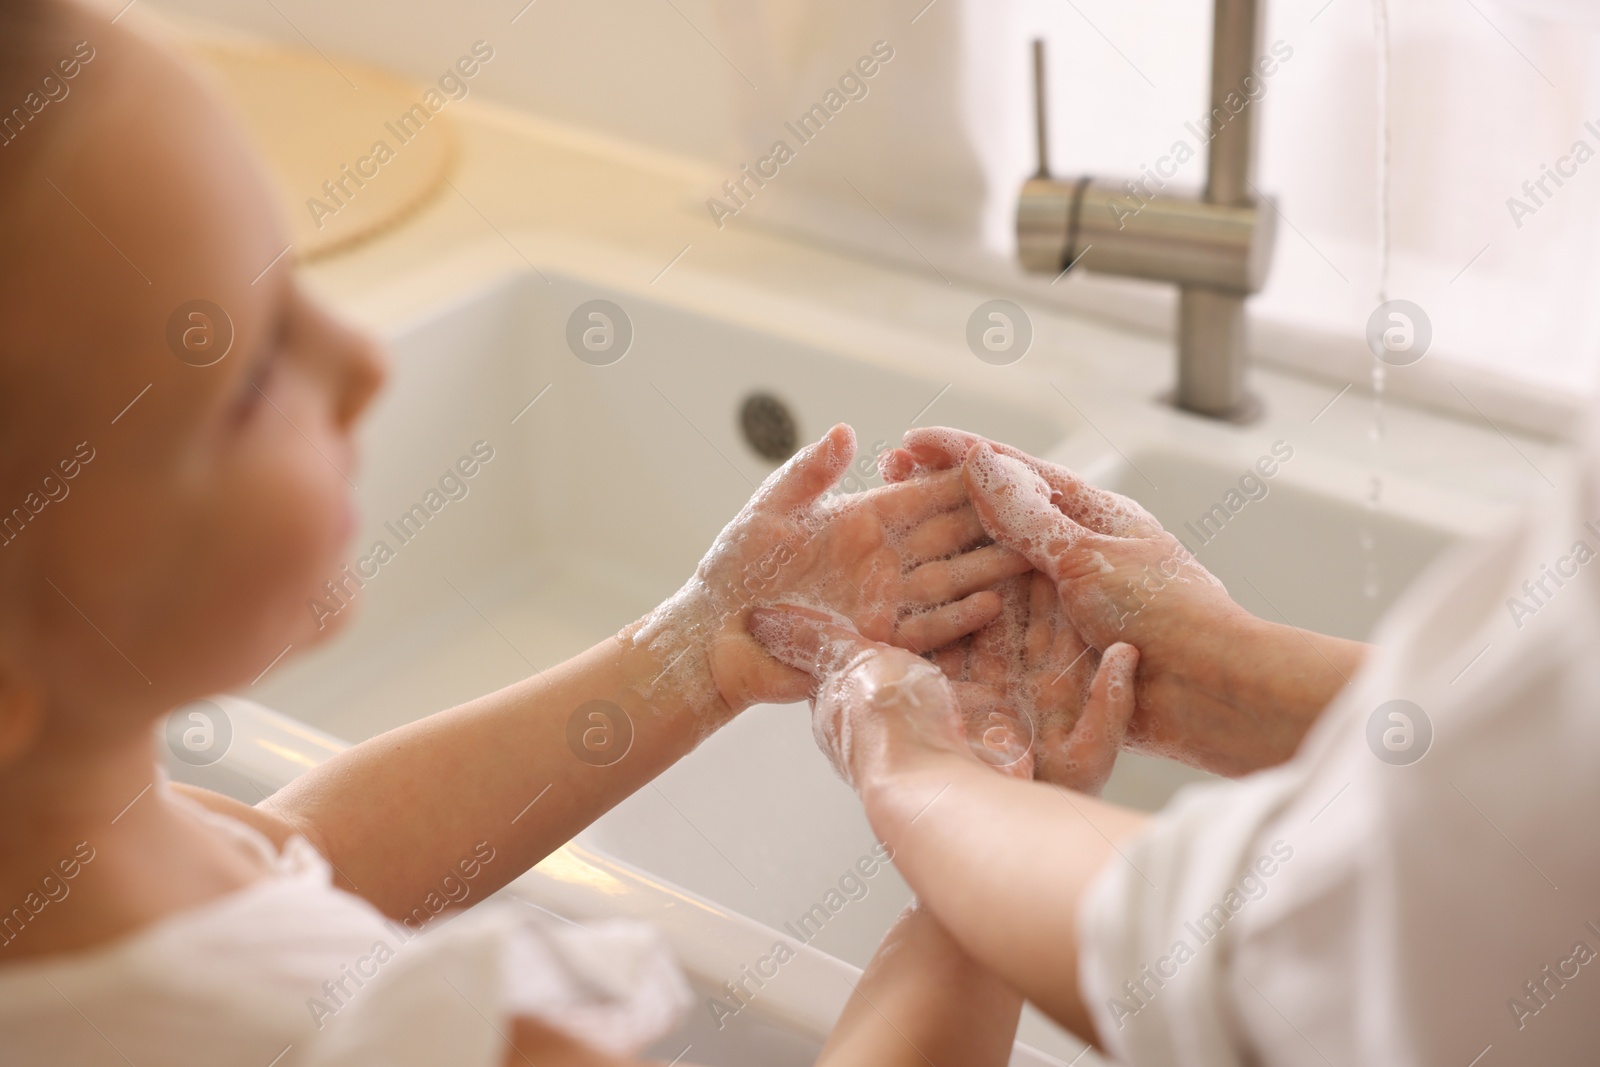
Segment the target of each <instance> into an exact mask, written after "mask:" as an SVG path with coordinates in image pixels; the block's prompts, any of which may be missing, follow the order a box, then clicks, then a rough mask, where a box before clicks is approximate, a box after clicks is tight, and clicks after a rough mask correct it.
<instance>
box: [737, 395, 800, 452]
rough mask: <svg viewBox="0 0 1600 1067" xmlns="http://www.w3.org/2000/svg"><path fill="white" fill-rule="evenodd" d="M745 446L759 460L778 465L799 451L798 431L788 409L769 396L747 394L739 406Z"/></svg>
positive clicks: (792, 415) (740, 427)
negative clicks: (751, 450) (752, 451)
mask: <svg viewBox="0 0 1600 1067" xmlns="http://www.w3.org/2000/svg"><path fill="white" fill-rule="evenodd" d="M739 429H740V430H741V431H742V432H743V433H744V441H745V444H747V445H749V446H750V447H751V448H752V449H754V450H755V453H756V455H758V456H760V457H761V458H762V459H769V460H771V461H772V462H774V463H782V462H783V461H784V460H786V459H788V458H789V457H790V456H792V455H794V453H795V450H796V449H798V448H799V447H800V427H799V425H798V424H797V423H796V422H795V418H794V413H793V412H791V411H790V410H789V405H787V404H785V403H784V402H783V401H782V400H779V399H778V398H777V397H775V396H773V395H772V394H771V393H751V394H750V395H749V396H747V397H745V398H744V403H742V404H740V405H739Z"/></svg>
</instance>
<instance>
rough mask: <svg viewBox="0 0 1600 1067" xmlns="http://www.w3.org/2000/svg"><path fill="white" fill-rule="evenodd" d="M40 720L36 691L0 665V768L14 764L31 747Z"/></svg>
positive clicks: (37, 731)
mask: <svg viewBox="0 0 1600 1067" xmlns="http://www.w3.org/2000/svg"><path fill="white" fill-rule="evenodd" d="M40 720H41V715H40V703H39V699H38V694H37V693H36V692H35V691H34V690H33V688H32V687H30V686H28V685H26V684H24V683H23V680H22V679H21V678H20V677H18V676H17V675H16V674H15V673H13V672H12V671H10V670H9V669H8V668H6V667H5V666H3V665H0V769H3V768H5V767H9V766H11V765H12V764H13V763H16V762H17V761H18V760H20V759H21V758H22V757H23V756H25V755H27V753H28V751H29V750H30V749H31V748H33V742H34V739H35V738H36V737H38V735H39V726H40Z"/></svg>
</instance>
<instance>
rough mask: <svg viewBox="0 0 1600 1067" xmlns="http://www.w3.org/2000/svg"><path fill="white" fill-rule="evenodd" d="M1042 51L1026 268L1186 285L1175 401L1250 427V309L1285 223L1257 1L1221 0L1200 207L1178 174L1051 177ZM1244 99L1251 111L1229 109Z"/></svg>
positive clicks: (1020, 207)
mask: <svg viewBox="0 0 1600 1067" xmlns="http://www.w3.org/2000/svg"><path fill="white" fill-rule="evenodd" d="M1033 49H1034V53H1033V61H1034V102H1035V108H1036V113H1035V119H1036V122H1037V138H1038V150H1039V169H1038V172H1037V173H1036V174H1035V175H1034V176H1033V177H1032V178H1030V179H1028V181H1027V182H1025V183H1024V184H1023V186H1022V193H1021V196H1020V198H1019V199H1018V201H1017V255H1018V258H1019V259H1020V260H1021V261H1022V265H1023V266H1024V267H1025V268H1026V269H1028V270H1030V271H1040V272H1043V273H1048V274H1058V273H1061V272H1064V271H1067V270H1070V269H1084V270H1092V271H1096V272H1098V273H1102V274H1117V275H1123V276H1125V277H1134V278H1149V279H1152V280H1155V281H1167V282H1176V283H1177V285H1178V287H1179V301H1178V387H1177V390H1176V393H1175V394H1174V396H1173V397H1172V400H1173V402H1174V403H1175V404H1176V405H1177V406H1178V407H1180V408H1183V409H1184V410H1186V411H1192V412H1195V413H1197V414H1200V415H1207V416H1210V417H1212V418H1218V419H1226V420H1229V421H1233V422H1248V421H1250V420H1251V419H1252V418H1254V416H1255V415H1256V414H1257V413H1258V412H1259V410H1260V404H1259V403H1258V402H1257V401H1256V399H1255V398H1254V397H1253V396H1252V395H1251V394H1250V392H1249V391H1248V389H1247V388H1246V386H1245V361H1246V358H1247V347H1246V339H1245V314H1244V304H1245V300H1246V298H1248V297H1249V295H1250V294H1251V293H1255V292H1259V291H1260V290H1261V287H1262V285H1263V284H1264V283H1265V281H1266V277H1267V269H1268V267H1269V266H1270V265H1271V261H1272V244H1273V238H1274V236H1275V233H1276V217H1277V216H1276V209H1274V208H1273V207H1272V206H1271V204H1270V203H1266V204H1263V203H1262V201H1261V199H1260V198H1258V196H1257V190H1256V187H1255V183H1254V171H1255V130H1256V124H1255V118H1256V116H1255V111H1256V107H1255V104H1254V101H1253V98H1252V97H1250V96H1249V95H1248V94H1247V87H1248V85H1249V84H1250V82H1247V79H1253V81H1254V83H1256V84H1261V82H1262V73H1263V72H1262V71H1261V70H1258V68H1257V63H1258V62H1260V59H1259V57H1260V56H1261V6H1260V4H1259V2H1258V0H1216V10H1215V15H1214V20H1213V25H1212V38H1211V111H1210V113H1209V114H1208V115H1207V117H1206V129H1205V131H1204V133H1205V134H1207V135H1209V143H1210V147H1209V149H1208V150H1207V152H1208V155H1207V159H1206V185H1205V190H1204V192H1203V193H1202V194H1201V195H1200V197H1199V199H1195V198H1193V197H1189V196H1182V195H1175V194H1172V193H1164V192H1160V191H1159V187H1160V186H1164V185H1165V184H1166V183H1165V181H1164V180H1163V179H1164V178H1165V177H1168V176H1166V175H1157V176H1156V177H1155V178H1152V177H1151V176H1150V172H1148V171H1147V172H1146V174H1144V175H1143V176H1141V178H1140V179H1139V180H1138V181H1133V180H1129V181H1126V182H1123V183H1121V184H1112V183H1111V182H1109V181H1104V180H1101V179H1095V178H1093V177H1089V176H1084V177H1080V178H1076V179H1070V180H1062V179H1057V178H1052V177H1051V176H1050V169H1049V160H1048V156H1047V144H1046V140H1045V93H1044V42H1043V41H1035V42H1034V44H1033ZM1230 97H1231V98H1232V99H1231V100H1230ZM1240 100H1243V101H1244V104H1243V106H1242V107H1240V108H1238V110H1234V109H1232V108H1230V106H1229V105H1230V103H1237V102H1239V101H1240ZM1191 129H1193V127H1192V125H1191ZM1196 132H1199V131H1196ZM1152 183H1154V186H1155V187H1152Z"/></svg>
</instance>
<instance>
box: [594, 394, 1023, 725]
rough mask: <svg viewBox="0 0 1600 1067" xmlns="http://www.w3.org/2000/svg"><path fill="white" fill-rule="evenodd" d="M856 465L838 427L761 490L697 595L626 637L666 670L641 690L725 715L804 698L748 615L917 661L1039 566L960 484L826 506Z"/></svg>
mask: <svg viewBox="0 0 1600 1067" xmlns="http://www.w3.org/2000/svg"><path fill="white" fill-rule="evenodd" d="M854 454H855V434H854V432H853V431H852V430H851V429H850V427H849V426H846V425H843V424H841V425H838V426H835V427H834V428H833V429H831V430H829V431H828V433H827V434H826V435H824V436H823V438H822V439H821V440H820V441H818V442H816V443H815V444H812V445H808V446H807V447H806V448H804V449H802V450H801V451H800V452H799V453H797V454H796V455H795V456H794V458H792V459H791V460H789V462H788V463H786V464H785V465H784V466H783V467H781V468H780V469H779V470H777V471H775V472H774V473H773V474H772V475H771V476H770V477H769V478H768V479H767V480H766V481H765V482H764V483H762V485H761V487H760V488H759V489H757V490H756V493H755V495H754V496H752V497H751V498H750V502H749V503H748V504H746V505H745V507H744V509H743V510H741V511H740V512H739V514H738V515H737V516H735V517H734V519H733V521H732V522H730V523H729V524H728V525H727V527H726V528H724V529H723V531H722V533H721V534H720V535H718V537H717V539H716V541H715V543H714V544H713V545H712V546H711V549H710V551H709V552H707V553H706V556H705V558H704V559H702V560H701V561H700V565H699V567H698V568H697V569H696V571H695V574H694V577H693V578H691V579H690V581H689V583H688V584H687V585H685V586H684V588H683V589H682V590H680V591H679V592H678V594H677V595H675V596H674V597H673V598H672V599H671V600H669V601H667V603H665V604H663V605H662V606H661V607H660V608H658V609H657V610H656V611H655V612H653V613H652V614H651V615H649V616H647V617H646V618H645V619H644V620H643V622H642V623H640V624H638V625H637V626H636V627H635V628H632V629H630V630H629V631H625V632H624V636H625V637H627V638H630V639H631V641H632V643H633V645H634V646H635V647H639V646H641V645H643V646H645V647H647V648H650V649H652V650H653V651H654V652H655V655H654V656H652V657H650V658H651V660H652V661H653V662H657V663H659V664H660V667H659V668H658V669H659V672H660V673H659V675H658V676H656V677H652V678H648V679H636V680H635V684H637V685H640V686H642V687H648V688H650V689H658V688H660V687H663V686H664V687H666V688H667V690H668V691H669V692H674V693H682V692H686V691H693V692H695V693H696V694H697V696H698V698H699V699H700V700H701V701H702V702H706V703H710V704H711V705H713V709H714V710H715V711H718V712H721V713H722V714H731V713H734V712H737V711H739V710H741V709H743V708H745V707H748V706H749V705H750V704H752V703H756V702H758V701H774V702H787V701H794V700H801V699H803V698H805V697H806V696H807V695H808V694H809V693H810V691H811V687H812V681H811V679H810V678H809V677H807V676H806V675H805V674H803V673H801V672H799V671H796V670H794V669H793V668H791V667H788V666H785V665H784V664H782V663H780V662H779V661H778V660H776V659H774V658H772V657H771V656H770V655H768V654H767V652H766V651H765V650H764V649H762V647H761V646H760V645H759V644H757V643H756V641H755V640H754V639H752V638H751V636H750V634H749V631H748V628H747V626H746V622H747V618H748V616H749V613H750V611H751V609H752V608H754V607H755V606H757V605H760V604H767V603H773V602H775V601H778V600H780V599H781V600H786V601H791V602H802V603H806V604H811V605H815V606H818V607H823V608H826V609H827V610H829V611H832V612H836V613H837V614H838V615H840V616H841V617H842V618H845V619H847V620H849V622H850V624H851V625H852V626H854V627H855V628H856V629H857V630H859V631H860V632H861V633H862V634H864V635H867V636H868V637H870V638H871V639H872V640H874V641H878V642H884V643H891V644H894V645H897V646H899V647H901V648H906V649H910V650H912V651H913V652H916V653H921V652H923V651H924V650H928V649H934V648H938V647H940V646H942V645H945V644H948V643H950V642H952V641H955V640H958V639H959V638H961V637H963V636H965V635H967V634H970V633H972V632H974V631H975V630H978V629H981V628H982V627H983V626H985V625H986V624H988V623H989V622H990V621H991V620H993V619H994V618H995V617H996V616H997V615H998V614H999V613H1000V610H1001V601H1000V597H999V596H998V594H996V593H994V592H993V591H991V588H990V587H992V586H993V585H995V584H996V583H997V582H999V581H1002V580H1003V579H1005V578H1007V577H1010V576H1013V575H1017V574H1022V573H1026V572H1027V571H1028V570H1029V569H1031V564H1029V563H1028V562H1027V561H1026V560H1024V559H1022V558H1021V557H1020V556H1018V555H1017V554H1016V553H1014V552H1011V551H1010V550H1008V549H1004V548H1000V547H997V546H994V545H991V544H988V543H987V541H988V538H987V535H986V534H985V533H984V531H983V526H982V524H981V523H980V522H979V520H978V517H977V514H976V513H975V512H974V511H973V510H972V508H971V506H970V504H968V502H967V499H966V488H965V486H964V485H963V483H962V479H961V474H960V472H959V471H956V470H949V471H944V472H941V473H939V474H935V475H933V476H931V477H928V478H924V479H917V480H916V481H912V482H906V483H903V484H900V485H891V486H884V487H881V488H878V489H873V490H870V491H867V492H862V493H856V494H851V495H847V496H841V497H835V498H831V499H830V498H827V497H825V494H826V493H827V491H828V490H829V489H831V488H832V487H833V486H834V485H835V483H837V482H838V480H839V478H840V476H841V475H842V474H843V473H844V471H845V470H846V468H847V467H848V466H849V464H850V460H851V458H852V456H854ZM719 703H720V705H721V706H720V707H718V706H717V705H718V704H719Z"/></svg>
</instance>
